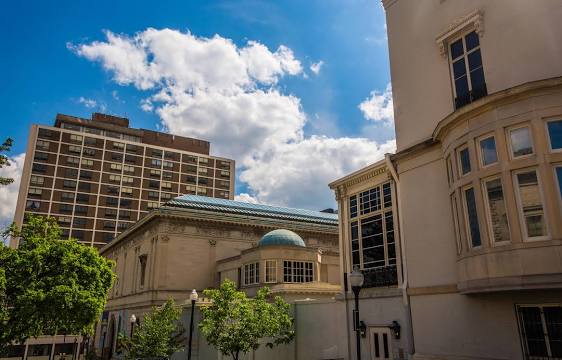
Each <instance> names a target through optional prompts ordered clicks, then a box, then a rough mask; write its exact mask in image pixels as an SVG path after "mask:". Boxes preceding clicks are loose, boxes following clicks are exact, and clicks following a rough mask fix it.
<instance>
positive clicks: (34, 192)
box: [27, 187, 43, 196]
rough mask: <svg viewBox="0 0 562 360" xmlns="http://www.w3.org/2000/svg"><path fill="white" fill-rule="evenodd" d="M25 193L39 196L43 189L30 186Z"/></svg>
mask: <svg viewBox="0 0 562 360" xmlns="http://www.w3.org/2000/svg"><path fill="white" fill-rule="evenodd" d="M27 194H28V195H31V196H41V195H42V194H43V190H42V189H38V188H31V187H30V188H29V190H28V191H27Z"/></svg>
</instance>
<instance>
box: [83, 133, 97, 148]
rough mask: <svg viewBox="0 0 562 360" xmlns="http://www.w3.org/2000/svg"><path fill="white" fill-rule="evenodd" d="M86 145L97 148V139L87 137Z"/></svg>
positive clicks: (85, 139)
mask: <svg viewBox="0 0 562 360" xmlns="http://www.w3.org/2000/svg"><path fill="white" fill-rule="evenodd" d="M84 130H85V129H84ZM86 132H87V131H86ZM84 144H86V145H93V146H96V145H97V144H98V141H97V140H96V139H95V138H93V137H89V136H86V137H85V138H84Z"/></svg>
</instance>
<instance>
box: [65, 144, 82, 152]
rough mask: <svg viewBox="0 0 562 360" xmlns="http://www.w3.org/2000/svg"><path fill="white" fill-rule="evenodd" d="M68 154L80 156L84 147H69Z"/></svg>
mask: <svg viewBox="0 0 562 360" xmlns="http://www.w3.org/2000/svg"><path fill="white" fill-rule="evenodd" d="M68 152H70V153H74V154H80V153H81V152H82V146H76V145H70V146H68Z"/></svg>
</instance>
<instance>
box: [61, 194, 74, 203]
mask: <svg viewBox="0 0 562 360" xmlns="http://www.w3.org/2000/svg"><path fill="white" fill-rule="evenodd" d="M60 198H61V200H63V201H74V193H71V192H63V193H61V194H60Z"/></svg>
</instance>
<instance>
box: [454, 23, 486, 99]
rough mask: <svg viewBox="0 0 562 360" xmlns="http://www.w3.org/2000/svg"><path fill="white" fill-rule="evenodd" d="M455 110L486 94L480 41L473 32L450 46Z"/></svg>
mask: <svg viewBox="0 0 562 360" xmlns="http://www.w3.org/2000/svg"><path fill="white" fill-rule="evenodd" d="M449 53H450V62H451V74H452V77H453V84H454V90H455V109H458V108H460V107H462V106H464V105H466V104H469V103H471V102H472V101H475V100H477V99H479V98H481V97H483V96H486V95H487V94H488V91H487V89H486V81H485V79H484V68H483V67H482V55H481V53H480V39H479V38H478V34H477V33H476V32H475V31H472V32H470V33H468V34H467V35H465V36H463V37H461V38H460V39H458V40H456V41H453V42H452V43H451V44H450V52H449Z"/></svg>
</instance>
